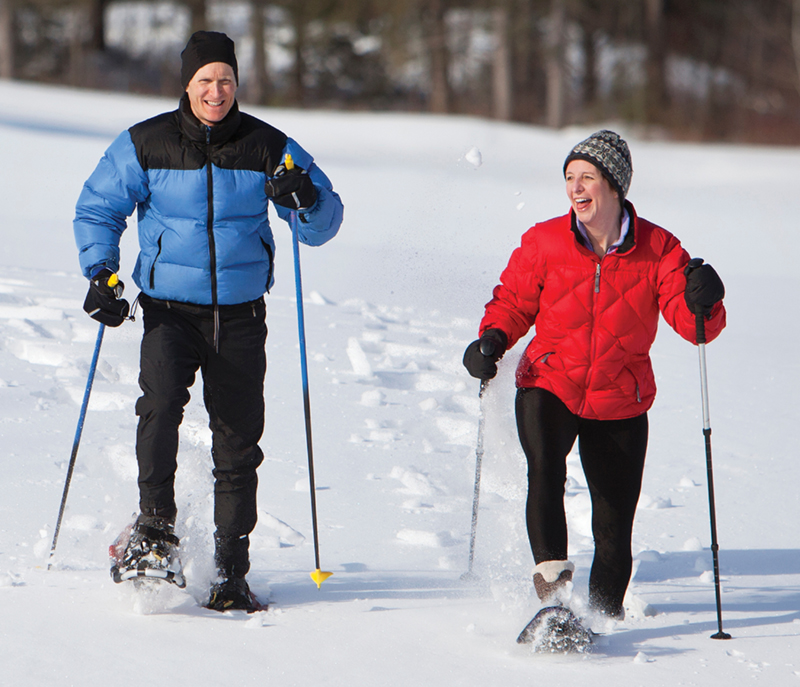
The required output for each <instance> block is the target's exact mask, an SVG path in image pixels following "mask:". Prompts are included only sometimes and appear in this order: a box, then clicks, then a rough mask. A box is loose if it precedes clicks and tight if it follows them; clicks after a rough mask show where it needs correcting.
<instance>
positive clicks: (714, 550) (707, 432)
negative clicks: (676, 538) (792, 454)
mask: <svg viewBox="0 0 800 687" xmlns="http://www.w3.org/2000/svg"><path fill="white" fill-rule="evenodd" d="M702 264H703V260H702V258H693V259H692V260H690V261H689V268H690V269H696V268H698V267H700V265H702ZM695 322H696V326H697V350H698V354H699V357H700V392H701V395H702V401H703V437H704V438H705V446H706V471H707V473H708V510H709V514H710V520H711V555H712V558H713V561H714V589H715V592H716V597H717V628H718V630H717V632H715V633H714V634H713V635H711V639H730V638H731V636H730V635H729V634H728V633H727V632H723V630H722V595H721V592H720V582H719V544H718V543H717V514H716V506H715V505H714V470H713V467H712V463H711V420H710V419H709V412H708V374H707V369H706V322H705V315H704V314H703V313H702V312H695Z"/></svg>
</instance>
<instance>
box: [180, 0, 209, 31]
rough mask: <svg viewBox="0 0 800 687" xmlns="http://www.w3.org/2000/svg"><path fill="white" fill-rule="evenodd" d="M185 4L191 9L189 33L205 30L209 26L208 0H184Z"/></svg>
mask: <svg viewBox="0 0 800 687" xmlns="http://www.w3.org/2000/svg"><path fill="white" fill-rule="evenodd" d="M184 4H185V5H186V7H187V8H188V9H189V15H190V16H191V20H190V22H189V34H190V35H191V34H193V33H194V32H195V31H205V30H206V29H207V28H208V3H207V1H206V0H184Z"/></svg>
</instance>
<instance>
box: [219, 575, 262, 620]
mask: <svg viewBox="0 0 800 687" xmlns="http://www.w3.org/2000/svg"><path fill="white" fill-rule="evenodd" d="M206 608H209V609H211V610H212V611H219V612H220V613H222V612H224V611H246V612H247V613H255V612H256V611H266V610H267V608H268V604H262V603H261V602H260V601H259V600H258V598H257V597H256V595H255V594H253V592H252V591H250V586H249V585H248V584H247V580H245V579H244V578H243V577H230V578H228V579H224V580H221V581H219V582H215V583H214V585H212V587H211V593H210V595H209V599H208V603H207V604H206Z"/></svg>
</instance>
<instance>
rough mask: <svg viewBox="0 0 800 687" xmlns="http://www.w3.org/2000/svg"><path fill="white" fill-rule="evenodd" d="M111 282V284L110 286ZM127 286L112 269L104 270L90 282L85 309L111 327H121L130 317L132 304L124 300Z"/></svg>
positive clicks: (92, 316) (91, 315)
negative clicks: (123, 295)
mask: <svg viewBox="0 0 800 687" xmlns="http://www.w3.org/2000/svg"><path fill="white" fill-rule="evenodd" d="M109 280H111V283H110V284H109ZM124 289H125V285H124V284H123V283H122V282H121V281H119V279H118V278H117V275H116V274H114V273H113V272H112V271H111V270H110V269H107V268H104V269H102V270H100V271H99V272H98V273H97V274H95V275H94V276H93V277H92V278H91V279H90V280H89V293H87V294H86V300H85V301H84V302H83V309H84V310H85V311H86V312H87V313H89V316H90V317H91V318H93V319H95V320H97V321H98V322H102V323H103V324H105V325H107V326H109V327H119V326H120V325H121V324H122V323H123V322H124V321H125V320H126V318H127V317H128V312H129V311H130V309H131V306H130V304H129V303H128V301H126V300H125V299H124V298H122V292H123V290H124Z"/></svg>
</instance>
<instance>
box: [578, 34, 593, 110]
mask: <svg viewBox="0 0 800 687" xmlns="http://www.w3.org/2000/svg"><path fill="white" fill-rule="evenodd" d="M582 30H583V37H582V39H583V106H584V108H585V109H587V110H592V109H593V108H594V105H595V103H596V101H597V45H596V41H595V32H594V30H593V29H592V26H591V25H590V22H585V23H584V24H583V26H582Z"/></svg>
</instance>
